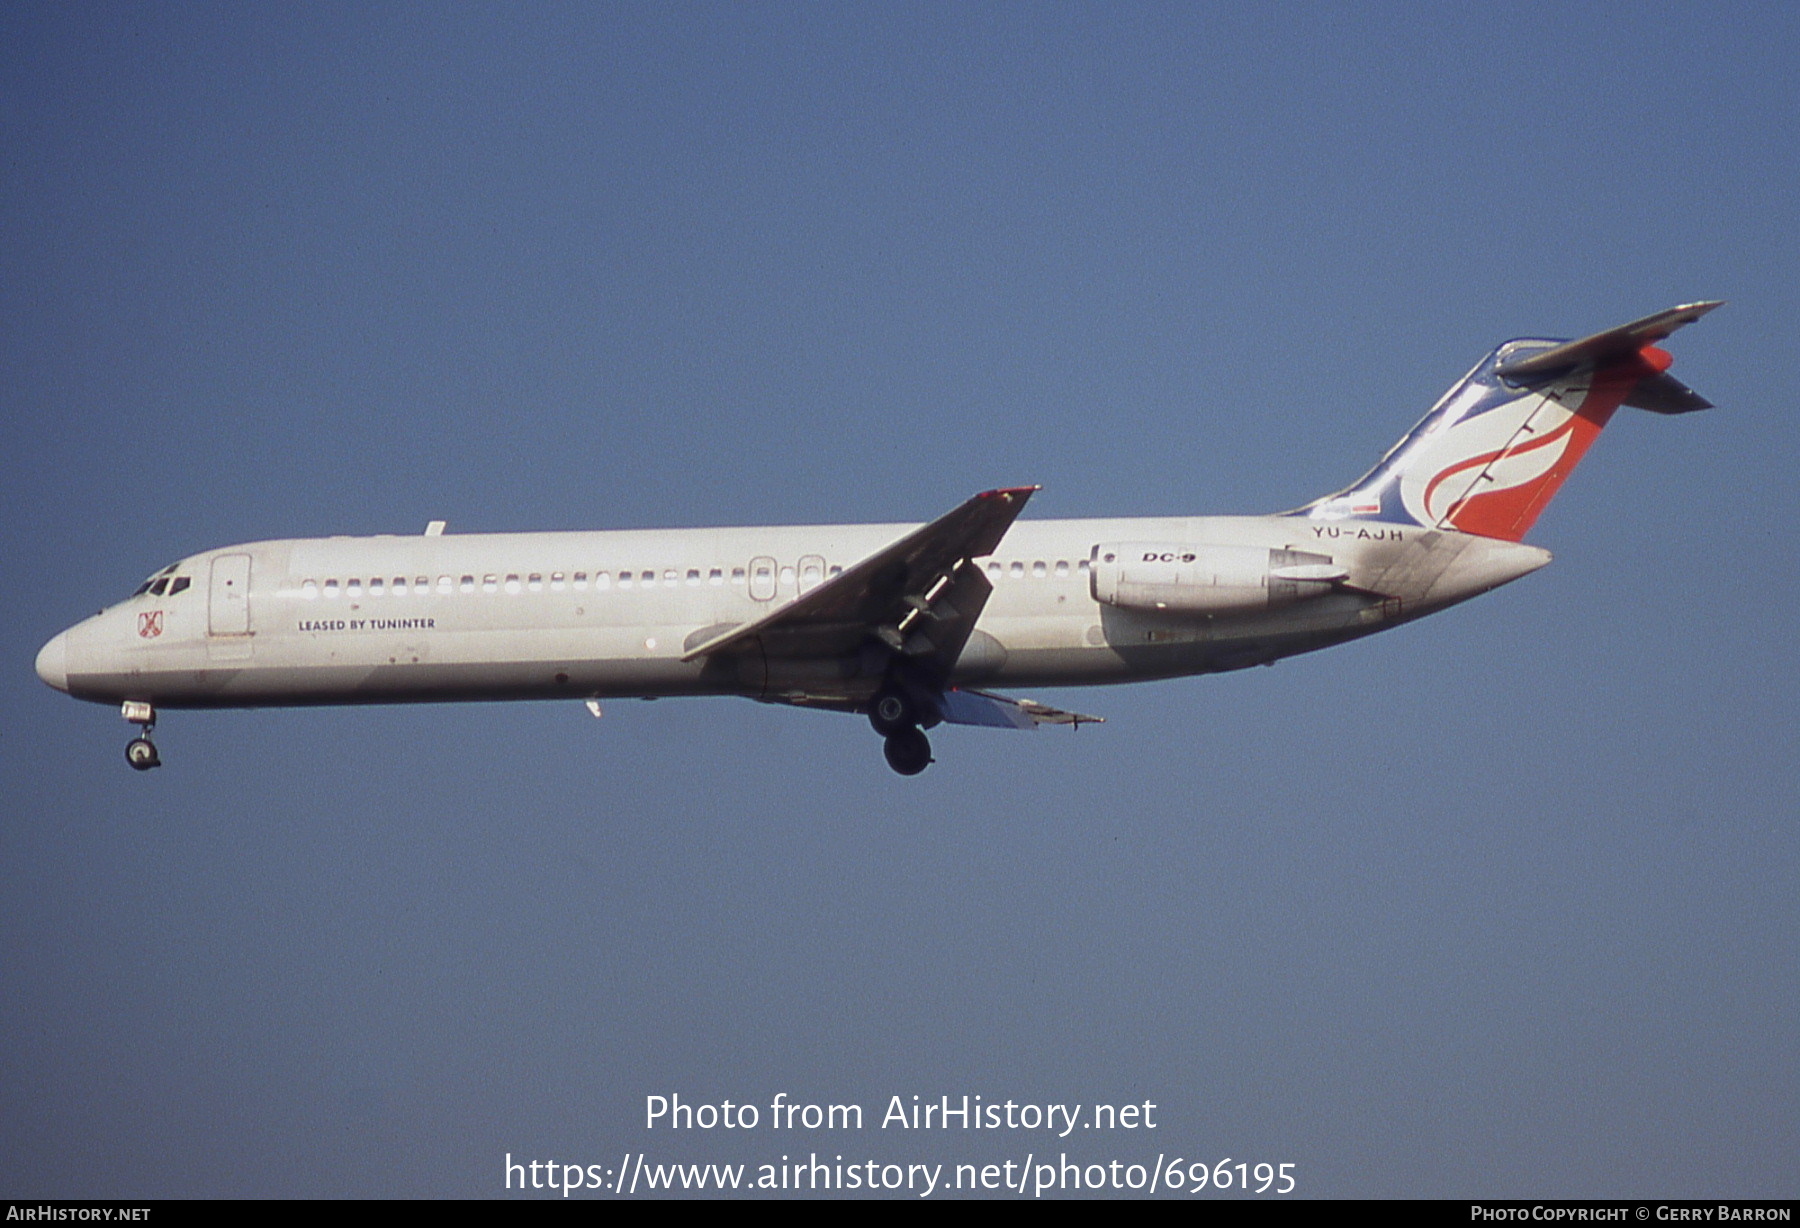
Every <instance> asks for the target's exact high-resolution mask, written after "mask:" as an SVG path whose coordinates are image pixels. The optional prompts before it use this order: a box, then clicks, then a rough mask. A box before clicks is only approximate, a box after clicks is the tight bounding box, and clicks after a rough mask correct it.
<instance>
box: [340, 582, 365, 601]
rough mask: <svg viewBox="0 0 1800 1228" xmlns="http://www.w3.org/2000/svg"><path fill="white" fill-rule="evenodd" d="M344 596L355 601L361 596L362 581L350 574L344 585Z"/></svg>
mask: <svg viewBox="0 0 1800 1228" xmlns="http://www.w3.org/2000/svg"><path fill="white" fill-rule="evenodd" d="M344 596H346V597H348V598H350V600H352V601H355V600H357V599H358V598H359V597H361V596H362V581H361V580H359V579H357V578H356V577H354V576H352V577H351V578H350V579H349V581H347V582H346V583H345V585H344Z"/></svg>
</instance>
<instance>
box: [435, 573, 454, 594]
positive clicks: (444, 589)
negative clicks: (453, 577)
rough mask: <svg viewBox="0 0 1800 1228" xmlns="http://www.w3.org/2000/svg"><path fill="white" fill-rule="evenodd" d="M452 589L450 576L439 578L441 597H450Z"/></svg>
mask: <svg viewBox="0 0 1800 1228" xmlns="http://www.w3.org/2000/svg"><path fill="white" fill-rule="evenodd" d="M450 588H451V584H450V577H449V576H439V577H438V592H439V593H440V594H441V595H443V596H446V597H448V596H449V595H450Z"/></svg>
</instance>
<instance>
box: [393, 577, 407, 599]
mask: <svg viewBox="0 0 1800 1228" xmlns="http://www.w3.org/2000/svg"><path fill="white" fill-rule="evenodd" d="M394 596H396V597H404V596H406V577H405V576H395V577H394Z"/></svg>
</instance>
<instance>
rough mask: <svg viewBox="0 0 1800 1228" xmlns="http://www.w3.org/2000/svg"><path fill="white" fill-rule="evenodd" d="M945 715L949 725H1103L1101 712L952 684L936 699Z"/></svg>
mask: <svg viewBox="0 0 1800 1228" xmlns="http://www.w3.org/2000/svg"><path fill="white" fill-rule="evenodd" d="M938 706H939V708H940V710H941V711H942V712H943V714H944V719H945V720H947V721H949V722H950V723H951V724H952V725H987V726H990V727H991V728H995V729H1036V728H1037V727H1038V726H1039V725H1068V726H1070V727H1071V728H1079V727H1081V726H1082V725H1104V724H1105V723H1106V718H1105V717H1103V716H1086V715H1083V714H1082V713H1080V712H1064V711H1063V710H1062V709H1061V708H1052V707H1051V706H1050V705H1048V704H1041V703H1039V702H1037V700H1035V699H1009V698H1008V697H1007V696H1005V695H996V694H994V693H993V692H992V691H977V690H975V689H974V688H973V687H955V688H952V689H951V690H948V691H945V692H944V697H943V698H942V699H941V700H939V701H938Z"/></svg>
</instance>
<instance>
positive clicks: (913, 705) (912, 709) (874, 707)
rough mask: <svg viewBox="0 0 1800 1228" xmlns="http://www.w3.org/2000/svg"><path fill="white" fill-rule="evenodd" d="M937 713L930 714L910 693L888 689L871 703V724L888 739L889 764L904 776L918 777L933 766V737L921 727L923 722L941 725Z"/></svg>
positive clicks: (886, 750)
mask: <svg viewBox="0 0 1800 1228" xmlns="http://www.w3.org/2000/svg"><path fill="white" fill-rule="evenodd" d="M935 718H936V714H935V713H927V712H926V711H925V710H924V709H923V708H922V706H921V705H920V704H919V702H918V701H917V700H916V699H915V698H914V697H913V696H911V695H909V694H908V693H907V692H905V691H902V690H898V689H895V688H884V689H883V690H880V691H878V692H876V694H875V698H874V699H872V700H871V701H870V702H869V724H871V725H873V726H874V727H875V732H876V733H878V734H880V735H881V736H882V737H884V738H886V739H887V741H886V742H884V743H883V744H882V748H881V750H882V754H884V755H885V756H887V763H888V766H889V767H891V768H893V769H894V770H895V771H896V772H898V773H900V775H902V776H917V775H918V774H919V773H920V772H923V771H924V770H925V769H926V768H928V767H930V766H931V739H930V738H927V737H926V736H925V731H924V730H923V729H920V728H919V726H920V725H921V724H926V725H935V724H937V720H936V719H935Z"/></svg>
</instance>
